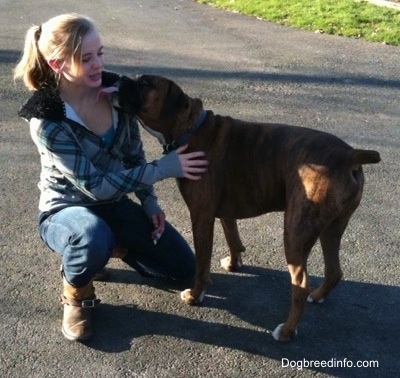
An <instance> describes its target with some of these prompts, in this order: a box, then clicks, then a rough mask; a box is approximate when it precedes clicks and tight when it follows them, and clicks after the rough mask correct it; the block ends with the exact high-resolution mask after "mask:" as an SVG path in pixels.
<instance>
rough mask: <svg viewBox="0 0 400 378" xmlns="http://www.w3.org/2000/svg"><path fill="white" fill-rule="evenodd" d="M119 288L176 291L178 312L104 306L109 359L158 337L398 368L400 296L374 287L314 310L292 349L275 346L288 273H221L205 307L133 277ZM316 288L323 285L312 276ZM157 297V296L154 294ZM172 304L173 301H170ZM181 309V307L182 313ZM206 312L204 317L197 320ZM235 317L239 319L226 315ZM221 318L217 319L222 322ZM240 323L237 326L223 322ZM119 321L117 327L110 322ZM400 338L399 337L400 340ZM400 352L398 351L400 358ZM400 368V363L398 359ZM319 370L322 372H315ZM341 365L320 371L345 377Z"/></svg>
mask: <svg viewBox="0 0 400 378" xmlns="http://www.w3.org/2000/svg"><path fill="white" fill-rule="evenodd" d="M113 277H114V279H113V280H112V281H113V282H116V283H125V284H126V283H127V282H130V283H132V285H133V286H134V285H135V284H137V283H140V284H142V283H143V284H144V283H146V285H150V286H153V287H155V288H156V289H157V290H155V292H157V291H158V290H164V291H167V292H168V291H170V293H163V294H162V295H168V296H169V295H170V296H171V298H170V300H171V301H176V304H174V307H175V308H176V309H177V310H176V313H173V314H171V311H169V313H165V312H160V311H154V310H148V309H145V308H142V307H139V306H140V304H139V305H138V306H134V305H132V306H129V305H121V306H113V305H109V304H102V305H101V306H100V307H99V308H98V309H96V315H95V316H96V317H95V322H96V334H95V337H94V338H93V339H92V340H91V341H90V342H88V343H87V345H88V346H89V347H91V348H94V349H97V350H101V351H104V352H108V353H119V352H122V351H125V350H128V349H130V348H131V347H132V345H134V344H135V340H137V339H139V338H141V337H146V336H150V337H152V336H154V335H162V336H170V337H173V338H181V339H185V340H189V341H193V342H197V343H204V344H208V345H213V346H218V347H224V348H228V349H234V350H239V351H243V352H247V353H251V354H256V355H261V356H265V357H268V358H272V359H275V360H279V361H281V359H282V358H286V359H288V360H291V361H298V360H299V359H306V360H308V361H310V360H319V361H321V360H324V361H331V363H332V364H334V363H335V362H336V361H341V360H343V359H347V360H349V359H351V360H352V361H356V360H360V361H365V360H378V361H379V363H380V364H384V363H385V361H391V362H390V364H391V365H390V364H389V366H392V368H393V369H394V368H395V367H394V366H393V365H394V361H395V359H394V356H395V355H396V353H398V349H397V348H398V346H397V345H398V344H397V337H398V336H399V317H398V309H399V308H400V300H399V298H400V295H399V294H400V289H399V288H398V287H394V286H393V287H392V286H384V285H377V284H369V283H359V282H351V281H343V282H341V283H340V285H339V286H338V287H337V288H336V290H334V291H333V292H332V293H331V296H330V297H329V298H328V300H327V301H326V302H325V303H323V304H320V305H313V304H308V305H307V307H306V310H305V312H304V315H303V317H302V320H301V322H300V325H299V333H298V336H297V338H296V339H295V340H294V341H293V342H292V343H288V344H282V343H278V342H276V341H275V340H273V338H272V336H271V334H270V333H271V330H273V329H274V327H275V326H277V325H278V324H279V323H281V322H283V321H284V320H285V316H286V315H287V312H288V309H289V304H290V278H289V274H288V273H286V272H281V271H277V270H271V269H265V268H260V267H251V266H245V267H243V268H242V270H241V272H240V273H237V274H235V273H233V274H231V273H213V274H212V280H213V283H214V284H213V285H212V286H211V287H210V288H209V290H208V292H207V294H206V296H205V298H204V302H203V304H202V305H201V306H200V307H197V306H195V307H190V306H185V305H184V304H183V303H179V301H180V299H179V296H178V295H177V292H178V291H177V290H179V289H181V288H178V287H177V286H171V285H167V284H166V283H162V282H160V281H157V280H153V279H147V280H146V282H145V281H144V279H142V278H138V276H137V275H136V276H135V275H133V274H132V272H128V271H124V270H117V271H114V272H113ZM310 281H311V284H312V285H314V286H316V285H318V284H319V283H320V282H321V278H318V277H310ZM152 295H157V294H154V293H152ZM168 300H169V299H168ZM180 306H181V307H180ZM198 312H202V314H201V315H202V316H200V317H199V316H196V314H198ZM226 312H229V313H230V314H231V316H226V314H225V315H224V313H226ZM216 314H217V315H216ZM216 316H217V317H218V319H219V320H221V319H224V318H223V317H224V316H225V317H227V318H233V319H234V321H233V324H232V323H229V324H225V323H223V322H220V321H218V322H216V321H215V317H216ZM111 319H112V321H110V320H111ZM396 332H397V337H396V336H395V334H396ZM396 350H397V351H396ZM396 361H397V360H396ZM315 370H317V371H319V369H315ZM345 370H346V369H342V368H341V367H339V368H337V367H336V366H333V367H331V368H328V369H327V368H326V367H325V368H324V369H321V370H320V371H324V372H325V373H327V372H330V373H332V374H333V373H334V374H335V375H337V376H340V375H341V374H345Z"/></svg>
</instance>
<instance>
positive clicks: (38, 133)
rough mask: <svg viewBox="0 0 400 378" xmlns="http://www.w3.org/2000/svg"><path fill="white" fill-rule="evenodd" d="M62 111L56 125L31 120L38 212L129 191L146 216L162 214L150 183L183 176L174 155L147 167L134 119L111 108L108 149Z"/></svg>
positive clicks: (100, 200)
mask: <svg viewBox="0 0 400 378" xmlns="http://www.w3.org/2000/svg"><path fill="white" fill-rule="evenodd" d="M65 110H66V118H65V119H64V120H62V121H59V122H54V121H49V120H46V119H38V118H32V119H31V120H30V132H31V137H32V139H33V141H34V142H35V144H36V146H37V148H38V151H39V154H40V159H41V168H42V169H41V175H40V183H39V188H40V191H41V196H40V202H39V210H41V211H43V212H47V211H50V212H52V211H55V210H59V209H61V208H64V207H67V206H71V205H82V206H90V205H93V204H99V203H107V202H112V201H117V200H119V199H120V198H121V197H123V196H124V195H126V194H127V193H131V192H134V193H135V194H136V196H137V197H138V198H139V200H140V201H141V203H142V205H143V207H144V209H145V211H146V213H147V215H148V216H151V215H153V214H155V213H159V212H161V209H160V208H159V206H158V204H157V197H156V195H155V193H154V188H153V184H154V183H155V182H157V181H160V180H162V179H165V178H167V177H181V176H182V170H181V167H180V163H179V159H178V156H177V154H176V153H175V152H172V153H170V154H168V155H166V156H164V157H162V158H161V159H159V160H155V161H153V162H151V163H147V162H146V160H145V154H144V151H143V145H142V141H141V139H140V131H139V126H138V123H137V121H136V119H135V118H134V117H130V116H128V115H127V114H125V113H122V112H121V111H118V110H116V109H113V121H114V122H113V123H114V128H115V133H116V136H115V142H114V145H113V146H112V148H109V147H108V146H107V145H106V144H105V143H104V141H103V140H102V139H101V138H100V137H98V136H96V135H94V134H93V133H92V132H91V131H90V130H89V129H88V128H87V127H86V126H85V125H84V123H83V122H82V121H81V120H80V119H79V117H78V116H77V114H75V112H74V111H73V109H72V108H71V107H69V106H68V105H67V104H65Z"/></svg>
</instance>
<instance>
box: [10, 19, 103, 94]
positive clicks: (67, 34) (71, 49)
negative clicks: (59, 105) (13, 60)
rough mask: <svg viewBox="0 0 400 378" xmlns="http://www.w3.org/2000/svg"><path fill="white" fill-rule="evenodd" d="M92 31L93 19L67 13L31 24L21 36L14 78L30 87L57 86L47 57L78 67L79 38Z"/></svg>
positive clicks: (80, 47) (80, 53)
mask: <svg viewBox="0 0 400 378" xmlns="http://www.w3.org/2000/svg"><path fill="white" fill-rule="evenodd" d="M92 31H96V28H95V26H94V24H93V21H92V20H91V19H90V18H88V17H85V16H82V15H79V14H76V13H69V14H62V15H59V16H56V17H53V18H51V19H50V20H48V21H46V22H45V23H44V24H42V25H41V26H37V25H35V26H32V27H31V28H29V29H28V31H27V33H26V37H25V46H24V50H23V53H22V57H21V60H20V61H19V63H18V64H17V66H16V67H15V69H14V79H22V80H23V82H24V84H25V85H26V87H28V89H30V90H37V89H39V88H41V87H43V86H46V85H52V86H57V85H58V82H59V77H58V75H57V73H56V72H54V70H53V69H52V68H51V67H50V66H49V64H48V62H49V61H50V60H57V61H59V62H60V63H61V64H62V63H63V62H65V60H66V59H70V60H71V65H72V67H74V68H75V69H77V70H79V67H80V64H81V58H82V40H83V38H84V37H85V35H87V34H88V33H89V32H92Z"/></svg>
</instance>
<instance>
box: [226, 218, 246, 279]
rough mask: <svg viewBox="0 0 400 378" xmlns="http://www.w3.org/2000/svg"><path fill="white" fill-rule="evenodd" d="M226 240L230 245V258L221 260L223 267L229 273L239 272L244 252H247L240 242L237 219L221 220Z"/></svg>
mask: <svg viewBox="0 0 400 378" xmlns="http://www.w3.org/2000/svg"><path fill="white" fill-rule="evenodd" d="M220 221H221V224H222V229H223V230H224V234H225V239H226V242H227V243H228V247H229V251H230V256H228V257H225V258H223V259H222V260H221V266H222V268H224V269H225V270H228V271H229V272H232V271H235V270H238V269H239V268H240V267H241V266H242V252H244V251H245V250H246V248H245V247H244V246H243V243H242V241H241V240H240V236H239V230H238V226H237V221H236V219H224V218H221V219H220Z"/></svg>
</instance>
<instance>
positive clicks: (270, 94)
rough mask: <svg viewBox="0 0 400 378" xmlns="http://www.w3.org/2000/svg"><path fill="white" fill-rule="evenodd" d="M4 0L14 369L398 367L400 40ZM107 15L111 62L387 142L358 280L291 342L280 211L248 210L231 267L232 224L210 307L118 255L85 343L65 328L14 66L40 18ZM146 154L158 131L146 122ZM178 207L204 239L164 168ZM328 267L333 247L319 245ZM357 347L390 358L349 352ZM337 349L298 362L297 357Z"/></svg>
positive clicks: (104, 6)
mask: <svg viewBox="0 0 400 378" xmlns="http://www.w3.org/2000/svg"><path fill="white" fill-rule="evenodd" d="M27 4H28V3H27V2H26V1H22V0H14V1H13V2H11V1H6V0H1V1H0V9H1V14H2V22H1V24H0V96H1V98H0V164H1V175H0V190H1V198H0V212H1V213H0V226H1V236H0V258H1V262H0V288H1V289H0V375H1V376H2V377H146V378H147V377H149V378H150V377H157V378H160V377H270V376H274V377H275V376H276V377H280V376H291V377H308V376H319V377H326V376H330V375H334V376H338V377H378V376H381V377H388V376H398V372H399V369H400V362H399V346H398V345H399V344H398V340H399V336H400V318H399V308H400V289H399V266H400V259H399V246H400V242H399V239H400V238H399V224H400V216H399V210H398V200H399V198H400V188H399V181H400V166H399V161H400V135H399V133H400V131H399V130H400V128H399V119H400V108H399V106H398V104H399V86H400V79H399V72H400V60H399V48H398V47H390V46H385V45H381V44H371V43H366V42H363V41H360V40H351V39H343V38H337V37H332V36H328V35H320V34H314V33H306V32H302V31H298V30H294V29H290V28H285V27H281V26H278V25H274V24H271V23H267V22H262V21H259V20H257V19H254V18H249V17H245V16H241V15H238V14H234V13H228V12H224V11H221V10H216V9H213V8H211V7H207V6H204V5H199V4H197V3H195V2H192V1H189V0H181V1H179V0H161V1H160V0H146V1H144V0H135V1H132V0H130V1H128V0H118V1H85V2H82V1H76V0H70V1H68V2H60V1H49V0H42V1H40V2H39V4H37V5H36V4H35V5H31V3H29V5H27ZM68 11H77V12H80V13H85V14H87V15H90V16H91V17H93V18H94V19H95V20H96V21H97V23H98V25H99V28H100V30H101V32H102V33H103V35H104V37H103V40H104V44H105V45H106V52H107V60H108V65H107V67H108V68H109V69H112V70H115V71H118V72H120V73H125V74H138V73H140V74H142V73H158V74H162V75H164V76H168V77H171V78H173V79H174V80H176V81H177V82H178V83H179V84H180V85H181V86H182V87H184V89H185V90H186V92H188V93H189V94H193V95H197V96H200V97H201V98H203V100H204V103H205V106H206V107H207V108H209V109H213V110H214V111H215V112H217V113H221V114H229V115H232V116H235V117H237V118H242V119H248V120H258V121H264V120H272V121H278V122H286V123H293V124H298V125H304V126H309V127H313V128H317V129H322V130H327V131H330V132H333V133H335V134H337V135H339V136H340V137H342V138H344V139H345V140H346V141H348V142H349V143H351V144H352V145H354V146H357V147H360V148H371V149H377V150H379V151H380V153H381V155H382V158H383V161H382V163H381V164H379V165H376V166H368V167H366V169H365V173H366V189H365V194H364V198H363V201H362V204H361V206H360V208H359V209H358V211H357V213H356V214H355V216H354V218H353V219H352V221H351V223H350V225H349V227H348V230H347V232H346V234H345V236H344V239H343V243H342V250H343V252H342V264H343V270H344V275H345V279H344V281H343V282H342V283H341V284H340V285H339V287H338V288H337V289H336V291H335V292H334V293H333V294H332V296H331V297H330V298H329V300H328V301H327V302H326V303H324V304H323V305H320V306H317V305H315V306H312V305H310V306H308V307H307V309H306V313H305V314H304V317H303V320H302V323H301V325H300V327H299V334H298V337H297V339H296V341H295V342H293V343H291V344H279V343H277V342H275V341H273V339H272V337H271V335H270V332H271V330H272V329H274V327H275V326H276V325H277V324H278V323H280V322H281V321H282V320H284V318H285V316H286V313H287V310H288V305H289V290H290V285H289V276H288V273H287V271H286V267H285V261H284V257H283V247H282V215H281V214H269V215H265V216H262V217H259V218H257V219H253V220H246V221H243V222H241V223H240V228H241V231H242V235H243V239H244V241H245V244H246V246H247V250H248V253H247V255H246V258H245V263H246V266H245V267H244V269H243V271H242V272H241V273H238V274H228V273H224V272H223V271H221V269H220V268H219V266H218V261H219V259H220V258H222V257H224V256H225V255H226V253H227V252H226V247H225V244H224V242H223V238H222V235H221V228H220V226H219V225H218V224H217V226H216V236H215V243H214V247H215V248H214V259H213V265H212V272H213V275H212V278H213V281H214V285H213V286H212V287H211V288H210V290H209V292H208V293H207V296H206V298H205V302H204V305H203V306H201V307H195V308H193V307H186V306H184V305H183V304H181V303H180V300H179V297H178V292H179V289H180V288H179V287H167V286H164V285H162V284H160V283H158V282H155V281H151V280H150V281H149V280H145V279H142V278H140V277H139V276H138V275H137V274H136V273H134V272H131V271H129V270H128V269H127V268H126V266H124V265H123V264H122V263H120V262H116V261H113V262H112V263H111V264H110V267H111V269H112V278H111V281H110V282H108V283H102V284H99V285H97V293H98V295H99V297H100V298H101V299H102V302H103V304H102V306H101V307H99V308H98V309H97V311H96V317H95V326H96V329H97V333H96V335H95V337H94V338H93V340H92V341H91V342H90V343H88V345H86V346H85V345H81V344H74V343H68V342H66V341H65V340H64V339H63V337H62V335H61V333H60V324H61V311H62V309H61V306H60V305H59V303H58V300H57V298H58V294H59V291H60V283H61V282H60V278H59V276H58V272H57V269H58V265H59V258H58V256H57V255H55V254H52V253H51V252H49V251H48V250H47V249H46V248H44V246H43V245H42V243H41V242H40V241H39V240H38V236H37V232H36V219H35V217H36V207H37V201H38V190H37V187H36V184H37V181H38V174H39V164H38V156H37V152H36V150H35V148H34V146H33V144H32V142H31V141H30V138H29V134H28V128H27V125H26V124H25V123H24V122H22V121H20V120H19V119H18V118H17V117H16V112H17V109H18V107H19V106H20V104H21V102H22V101H23V100H24V99H26V98H27V93H26V92H25V91H24V90H23V88H22V87H21V86H14V84H13V83H12V79H11V70H12V68H13V66H14V64H15V62H16V60H17V59H18V57H19V52H20V50H21V49H22V45H23V37H24V34H25V31H26V29H27V28H28V27H29V26H30V25H31V24H32V23H40V22H42V21H44V20H46V19H47V18H49V17H51V16H54V15H56V14H58V13H61V12H68ZM144 138H145V140H146V146H147V149H148V155H149V158H153V157H157V156H159V154H160V153H161V150H160V147H159V146H158V145H157V144H156V143H155V141H154V140H152V139H151V138H149V137H148V136H147V135H145V136H144ZM157 188H158V192H159V196H160V201H161V202H162V204H163V206H164V207H165V209H166V211H167V215H168V217H169V220H170V221H171V222H172V223H173V224H175V225H176V227H177V228H178V229H179V230H180V231H181V232H182V233H183V234H184V235H185V236H186V237H187V238H188V240H189V241H190V242H192V239H191V234H190V225H189V219H188V214H187V210H186V208H185V206H184V205H183V202H182V201H181V199H180V196H179V195H178V193H177V192H176V189H175V184H174V181H173V180H167V181H165V182H163V183H161V184H160V185H157ZM309 273H310V275H311V278H312V283H313V284H314V285H316V284H318V283H319V282H320V281H321V276H322V274H323V272H322V261H321V254H320V249H319V246H317V247H316V248H315V251H314V253H313V254H312V256H311V258H310V264H309ZM345 359H346V361H347V362H346V364H347V365H349V364H350V362H352V363H354V364H356V362H357V361H377V362H378V363H379V368H357V367H353V368H340V367H338V365H340V363H342V362H343V361H344V360H345ZM311 360H313V361H317V363H318V362H320V363H323V361H326V362H328V364H329V365H333V366H328V367H321V366H317V365H316V364H314V365H313V366H310V367H308V368H304V369H300V365H299V368H288V367H283V366H282V363H283V364H286V363H288V362H290V363H292V364H294V363H300V362H305V363H310V362H309V361H311Z"/></svg>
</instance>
